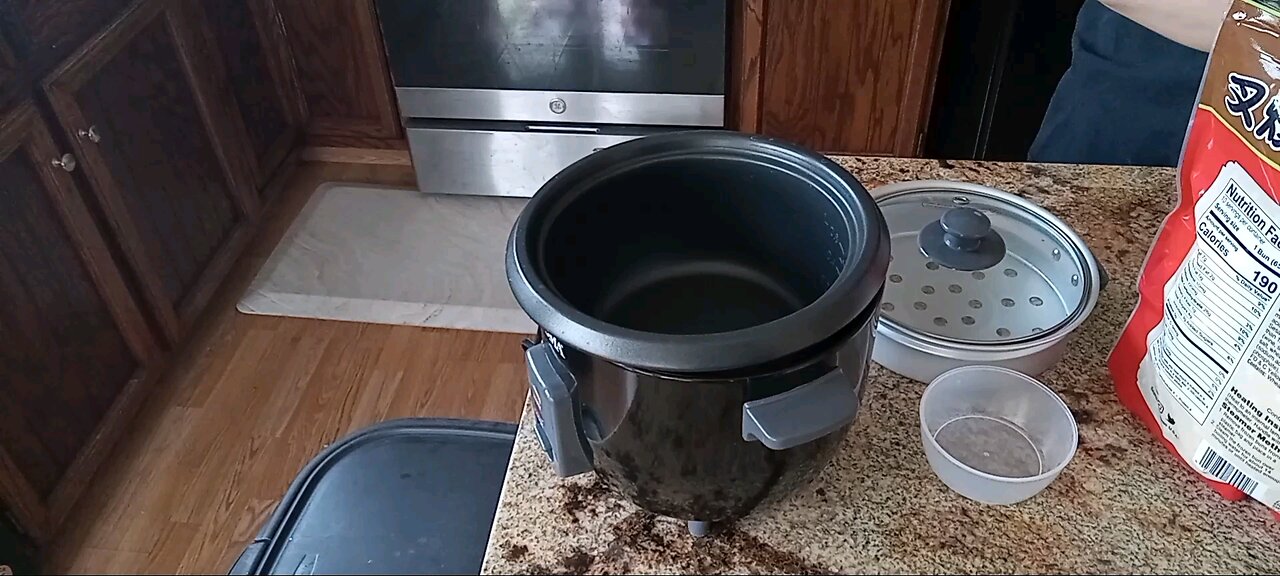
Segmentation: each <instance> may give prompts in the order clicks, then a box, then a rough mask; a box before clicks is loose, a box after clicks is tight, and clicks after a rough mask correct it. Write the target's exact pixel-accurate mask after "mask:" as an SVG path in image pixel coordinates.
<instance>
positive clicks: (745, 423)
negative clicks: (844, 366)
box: [742, 368, 859, 450]
mask: <svg viewBox="0 0 1280 576" xmlns="http://www.w3.org/2000/svg"><path fill="white" fill-rule="evenodd" d="M858 404H859V402H858V393H857V391H856V390H854V388H853V387H852V386H850V385H849V379H848V378H846V377H845V375H844V371H843V370H841V369H839V368H836V369H835V370H832V371H830V372H828V373H827V374H825V375H824V376H822V377H821V378H818V379H817V380H814V381H813V382H810V383H808V384H804V385H802V386H797V387H795V388H792V389H791V390H788V391H786V392H783V393H781V394H776V395H774V396H770V397H768V398H761V399H759V400H752V401H750V402H747V403H745V404H743V405H742V439H743V440H747V441H752V440H759V441H760V443H761V444H764V445H765V446H766V447H767V448H770V449H772V450H786V449H788V448H794V447H796V446H799V445H801V444H804V443H806V442H812V441H814V440H817V439H818V438H821V437H823V436H826V435H828V434H830V433H832V432H835V431H836V430H839V429H840V428H841V427H843V426H844V425H846V424H849V423H850V422H853V419H854V418H855V417H856V416H857V415H858Z"/></svg>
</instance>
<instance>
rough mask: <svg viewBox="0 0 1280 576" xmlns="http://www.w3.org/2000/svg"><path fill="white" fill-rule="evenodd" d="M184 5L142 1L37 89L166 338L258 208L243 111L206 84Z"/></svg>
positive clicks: (231, 254)
mask: <svg viewBox="0 0 1280 576" xmlns="http://www.w3.org/2000/svg"><path fill="white" fill-rule="evenodd" d="M186 8H188V7H187V5H186V4H185V3H184V2H177V1H158V0H157V1H149V0H144V1H143V2H140V3H138V4H135V5H134V6H133V7H131V8H130V10H129V12H128V13H127V14H126V15H125V16H123V17H122V19H121V20H120V21H118V22H117V23H116V24H114V25H112V26H111V27H110V28H109V29H108V30H107V31H106V32H104V33H103V34H102V35H100V36H98V37H96V38H95V39H94V40H93V41H91V42H89V43H88V44H86V45H85V46H84V47H83V48H82V49H81V50H80V51H78V52H77V53H76V54H75V55H73V56H72V57H71V58H70V59H68V61H67V62H66V63H65V64H64V65H62V66H61V67H59V68H58V69H57V70H55V71H54V72H53V73H52V75H51V76H50V77H49V78H48V79H47V80H46V81H45V82H44V90H45V93H46V94H47V96H48V99H49V101H50V104H51V105H52V108H53V110H54V112H55V113H56V115H57V117H58V120H59V122H60V123H61V124H62V127H63V130H64V132H65V133H66V135H67V137H68V139H69V140H70V141H71V142H73V144H74V146H75V149H76V152H77V155H78V156H80V158H81V161H82V164H83V166H84V173H85V176H86V178H87V180H88V181H89V183H90V184H91V187H92V189H93V193H94V196H95V197H96V199H97V201H98V204H99V205H100V206H101V208H102V210H103V212H104V213H105V215H106V220H107V221H108V222H109V224H110V227H111V231H112V232H113V234H114V236H115V238H116V240H117V242H118V243H119V245H120V247H121V250H122V251H123V253H124V255H125V257H126V258H127V260H128V263H129V266H130V268H131V269H132V271H133V273H134V276H135V277H136V279H137V282H138V284H139V287H140V291H141V293H142V295H143V297H144V299H145V301H146V302H147V304H148V307H149V308H150V309H151V311H152V313H153V314H154V316H155V319H156V321H157V323H158V324H159V326H160V328H161V330H162V331H163V333H164V335H165V336H166V338H167V339H168V340H169V341H170V342H176V341H178V340H179V339H180V338H181V337H182V336H183V335H184V334H185V333H186V332H187V330H188V328H189V327H190V325H191V322H192V320H193V319H194V318H195V317H196V315H197V314H199V312H200V311H201V309H202V308H203V307H204V305H205V304H206V303H207V301H208V299H209V297H210V296H212V294H213V289H214V288H216V286H217V284H218V283H219V282H220V281H221V278H222V277H223V275H224V274H225V273H226V271H227V270H228V268H229V267H230V265H231V263H232V262H233V260H234V258H235V257H236V255H237V254H238V252H239V249H240V247H241V246H242V245H243V242H244V241H245V240H246V239H247V237H248V233H249V231H250V224H251V223H252V221H253V217H254V216H255V215H256V211H257V209H258V200H257V195H256V194H255V193H254V186H253V182H251V181H249V178H250V176H251V174H252V170H251V169H250V168H249V167H247V166H245V158H246V155H245V154H244V153H243V149H242V148H243V146H244V142H243V141H241V140H240V139H239V137H240V136H242V135H243V133H244V127H243V124H242V121H241V120H239V119H236V118H234V117H232V116H231V114H232V112H233V111H234V109H235V108H234V106H233V105H232V104H231V103H229V102H226V101H225V100H224V99H222V94H223V93H222V92H221V91H219V90H216V89H214V88H213V87H212V86H213V85H214V83H215V82H217V80H218V79H217V78H216V77H215V76H212V75H211V74H210V70H209V69H208V67H207V66H203V65H202V64H204V63H207V62H208V61H209V59H210V58H211V57H210V56H209V55H208V54H201V53H193V52H195V50H196V49H198V48H199V47H201V46H204V44H203V43H201V42H199V41H198V40H197V39H198V37H199V36H198V34H200V32H197V31H195V30H193V25H194V21H193V20H192V18H191V17H190V16H191V15H190V14H188V13H187V11H186Z"/></svg>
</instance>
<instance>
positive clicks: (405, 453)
mask: <svg viewBox="0 0 1280 576" xmlns="http://www.w3.org/2000/svg"><path fill="white" fill-rule="evenodd" d="M515 432H516V427H515V425H513V424H508V423H502V422H485V421H478V420H452V419H442V418H433V419H423V418H412V419H404V420H393V421H390V422H385V423H382V424H378V425H375V426H372V427H369V428H366V429H364V430H360V431H358V432H355V433H354V434H352V435H350V436H348V437H346V438H344V439H342V440H340V441H338V442H336V443H334V444H333V445H331V446H329V447H328V448H326V449H325V450H324V451H323V452H321V453H320V454H319V455H317V456H316V457H315V458H314V459H313V460H312V461H311V463H309V464H308V465H307V467H306V468H305V469H303V471H302V473H301V474H299V475H298V477H297V479H296V480H294V482H293V484H292V485H291V486H290V487H289V491H288V493H286V494H285V497H284V499H283V500H282V501H281V502H280V505H279V506H278V507H277V508H276V511H275V512H274V513H273V514H272V515H271V519H270V520H268V521H267V523H266V525H265V526H263V528H262V530H261V532H259V534H258V538H257V539H255V540H254V542H253V543H252V544H250V545H249V546H248V547H247V548H246V549H245V551H244V553H242V554H241V556H240V559H239V560H237V561H236V564H235V567H234V568H232V569H231V572H230V573H231V574H477V573H479V571H480V565H481V563H482V562H483V560H484V551H485V547H486V546H487V545H488V541H489V531H490V529H491V528H492V525H493V517H494V514H495V512H496V511H497V506H498V497H499V495H500V494H501V492H502V483H503V480H504V479H505V477H506V470H507V463H508V461H509V460H510V459H511V447H512V445H513V444H514V442H515Z"/></svg>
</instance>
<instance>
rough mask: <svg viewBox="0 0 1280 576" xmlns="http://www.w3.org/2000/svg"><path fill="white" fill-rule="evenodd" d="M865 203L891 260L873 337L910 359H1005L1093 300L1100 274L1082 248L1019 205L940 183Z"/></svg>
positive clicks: (1071, 323)
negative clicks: (876, 210)
mask: <svg viewBox="0 0 1280 576" xmlns="http://www.w3.org/2000/svg"><path fill="white" fill-rule="evenodd" d="M874 194H875V196H876V202H877V204H878V205H879V206H880V209H881V211H882V212H883V213H884V218H885V221H886V223H887V224H888V227H889V231H890V237H891V251H892V255H893V257H892V260H891V262H890V264H889V276H888V281H887V283H886V284H885V293H884V298H883V300H882V303H881V308H880V310H881V319H880V326H879V332H880V333H881V334H882V335H886V336H888V337H889V338H891V339H892V340H894V341H895V342H896V343H897V344H902V345H905V346H906V347H907V348H908V349H910V351H913V352H924V353H927V354H930V355H932V356H936V357H940V358H942V359H944V360H945V359H953V360H962V361H966V362H962V363H976V362H979V361H987V362H989V363H990V362H995V361H997V360H1000V359H1007V358H1010V357H1014V356H1016V354H1017V352H1016V351H1018V350H1022V351H1028V350H1034V349H1038V348H1042V347H1044V346H1047V345H1050V344H1052V343H1054V342H1056V341H1058V340H1061V339H1062V338H1063V337H1065V335H1066V333H1067V332H1070V331H1071V330H1073V329H1074V328H1075V327H1076V326H1078V325H1079V324H1080V322H1082V321H1083V320H1084V318H1085V317H1086V316H1087V315H1088V313H1089V312H1090V311H1091V310H1092V308H1093V306H1094V304H1095V302H1096V301H1097V295H1098V290H1099V287H1100V284H1102V283H1103V280H1102V277H1103V274H1102V272H1101V270H1100V268H1099V267H1098V263H1097V260H1096V259H1095V258H1094V256H1093V255H1092V253H1091V252H1090V251H1089V249H1088V246H1087V245H1086V244H1085V243H1084V241H1083V239H1081V238H1080V236H1079V235H1077V234H1076V233H1075V232H1074V231H1072V230H1071V229H1070V228H1069V227H1068V226H1067V225H1066V224H1065V223H1063V222H1062V221H1061V220H1059V219H1058V218H1057V217H1055V216H1054V215H1053V214H1051V213H1049V212H1048V211H1046V210H1044V209H1043V208H1041V207H1039V206H1037V205H1035V204H1034V203H1032V202H1030V201H1028V200H1026V199H1023V198H1021V197H1018V196H1015V195H1013V194H1009V193H1007V192H1002V191H1000V190H995V189H992V188H988V187H985V186H979V185H975V184H967V183H960V182H947V181H919V182H904V183H900V184H893V185H889V186H885V187H883V188H880V189H877V190H876V191H874ZM879 348H880V346H879V345H877V351H878V352H879ZM890 352H892V350H890ZM984 354H987V355H988V356H990V355H991V354H994V355H995V356H991V357H986V358H984V357H982V356H983V355H984ZM879 356H884V355H883V354H881V355H879ZM877 360H878V361H881V363H882V364H885V365H886V366H888V367H889V368H891V369H894V370H895V371H899V372H903V371H902V370H898V369H897V367H896V366H894V364H898V363H904V362H909V361H910V360H908V359H900V358H898V357H897V356H896V355H893V354H890V356H889V357H888V358H884V359H883V361H882V359H881V358H877ZM1053 360H1056V358H1053ZM949 367H954V366H949ZM1045 367H1047V366H1045ZM1018 368H1022V369H1024V370H1025V367H1024V366H1018ZM1041 369H1043V368H1041ZM904 373H905V372H904ZM909 375H910V374H909ZM913 377H914V376H913Z"/></svg>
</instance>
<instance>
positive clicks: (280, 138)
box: [194, 0, 307, 192]
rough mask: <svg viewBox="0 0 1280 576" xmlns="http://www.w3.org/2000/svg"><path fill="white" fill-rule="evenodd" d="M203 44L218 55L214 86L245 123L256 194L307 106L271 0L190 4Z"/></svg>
mask: <svg viewBox="0 0 1280 576" xmlns="http://www.w3.org/2000/svg"><path fill="white" fill-rule="evenodd" d="M194 5H195V6H196V8H195V10H196V11H197V14H196V16H197V17H198V18H197V19H198V20H201V21H202V22H201V26H200V29H201V30H204V31H206V32H207V34H206V36H207V37H206V38H205V39H204V41H206V42H208V43H209V50H208V52H210V53H211V54H213V55H216V56H218V58H217V59H216V61H212V62H210V63H209V65H210V66H213V67H214V68H215V69H217V70H219V71H221V73H222V74H221V77H222V79H223V81H222V82H219V83H217V84H216V86H218V87H220V88H221V89H222V90H223V91H224V92H225V93H226V95H225V97H226V98H227V99H228V100H229V101H230V102H232V103H233V104H234V106H235V111H234V112H235V114H234V115H235V116H238V117H239V118H240V119H242V121H243V125H244V128H245V134H244V138H245V142H246V146H243V147H240V148H239V150H242V151H244V152H245V153H247V156H248V162H249V168H250V170H251V180H252V181H253V183H254V187H255V189H256V190H258V191H260V192H261V191H262V190H264V189H265V188H266V185H267V182H268V180H270V178H271V176H272V175H274V174H275V171H276V170H277V169H278V168H279V167H280V165H281V163H283V162H284V160H285V157H286V156H288V154H289V152H290V151H291V150H292V149H293V147H294V145H295V143H296V142H297V139H298V136H299V135H300V133H301V132H300V131H301V128H302V127H303V126H304V124H305V122H306V116H307V111H306V104H305V101H304V99H303V95H302V87H301V85H300V84H299V80H298V72H297V69H296V68H295V67H294V62H293V55H292V54H291V53H290V51H289V46H288V42H287V40H286V38H285V35H284V28H283V24H282V21H281V19H280V13H279V12H278V10H277V8H276V4H275V1H274V0H194Z"/></svg>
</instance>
